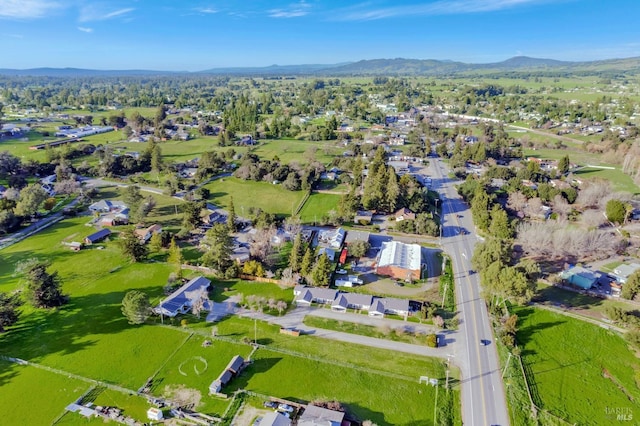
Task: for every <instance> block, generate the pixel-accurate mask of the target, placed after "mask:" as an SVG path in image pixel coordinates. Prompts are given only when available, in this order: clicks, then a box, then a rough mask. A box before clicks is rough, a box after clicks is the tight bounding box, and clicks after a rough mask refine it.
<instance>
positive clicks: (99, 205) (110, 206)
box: [89, 200, 127, 213]
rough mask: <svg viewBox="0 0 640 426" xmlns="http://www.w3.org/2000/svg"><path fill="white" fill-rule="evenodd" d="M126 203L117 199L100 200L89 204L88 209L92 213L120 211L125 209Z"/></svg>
mask: <svg viewBox="0 0 640 426" xmlns="http://www.w3.org/2000/svg"><path fill="white" fill-rule="evenodd" d="M126 208H127V205H126V204H125V203H123V202H122V201H117V200H100V201H98V202H95V203H93V204H91V205H90V206H89V210H90V211H92V212H93V213H109V212H112V211H120V210H123V209H126Z"/></svg>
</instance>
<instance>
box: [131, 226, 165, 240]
mask: <svg viewBox="0 0 640 426" xmlns="http://www.w3.org/2000/svg"><path fill="white" fill-rule="evenodd" d="M133 232H134V233H135V234H136V236H137V237H138V238H139V239H140V241H142V242H143V243H147V242H149V240H150V239H151V237H152V236H153V234H159V233H161V232H162V226H160V225H158V224H155V225H151V226H149V227H148V228H139V229H136V230H135V231H133Z"/></svg>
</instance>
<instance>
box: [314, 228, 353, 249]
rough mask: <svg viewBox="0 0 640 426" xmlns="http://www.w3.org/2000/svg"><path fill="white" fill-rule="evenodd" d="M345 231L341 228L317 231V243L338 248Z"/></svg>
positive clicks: (342, 240) (340, 245)
mask: <svg viewBox="0 0 640 426" xmlns="http://www.w3.org/2000/svg"><path fill="white" fill-rule="evenodd" d="M345 236H346V232H345V230H344V229H342V228H337V229H327V230H324V231H320V232H319V233H318V245H320V246H323V247H330V248H333V249H336V250H337V249H340V247H342V243H343V242H344V237H345Z"/></svg>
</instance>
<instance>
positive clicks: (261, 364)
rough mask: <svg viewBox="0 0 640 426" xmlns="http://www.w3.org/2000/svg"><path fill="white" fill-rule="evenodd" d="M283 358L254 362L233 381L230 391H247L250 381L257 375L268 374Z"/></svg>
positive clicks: (262, 359) (259, 359) (261, 359)
mask: <svg viewBox="0 0 640 426" xmlns="http://www.w3.org/2000/svg"><path fill="white" fill-rule="evenodd" d="M281 360H282V358H258V359H256V360H254V361H253V362H252V363H251V365H249V366H248V367H247V368H246V369H245V370H244V371H243V372H242V373H240V375H239V376H238V377H236V378H234V379H233V381H232V382H231V384H230V385H229V391H232V390H233V391H235V390H238V389H246V388H247V387H248V386H249V381H250V380H251V379H252V378H253V376H254V375H255V374H260V373H266V372H267V371H269V370H271V369H272V368H273V367H274V366H275V365H276V364H277V363H279V362H280V361H281Z"/></svg>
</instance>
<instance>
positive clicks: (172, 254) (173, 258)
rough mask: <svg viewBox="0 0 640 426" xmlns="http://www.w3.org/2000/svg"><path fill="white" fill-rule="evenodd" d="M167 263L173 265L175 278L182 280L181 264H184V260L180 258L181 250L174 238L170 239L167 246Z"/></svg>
mask: <svg viewBox="0 0 640 426" xmlns="http://www.w3.org/2000/svg"><path fill="white" fill-rule="evenodd" d="M167 263H169V264H170V265H173V266H174V267H175V272H176V276H177V277H178V278H182V264H183V263H184V258H183V257H182V250H181V249H180V247H179V246H178V244H177V243H176V239H175V238H171V243H170V244H169V255H168V256H167Z"/></svg>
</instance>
